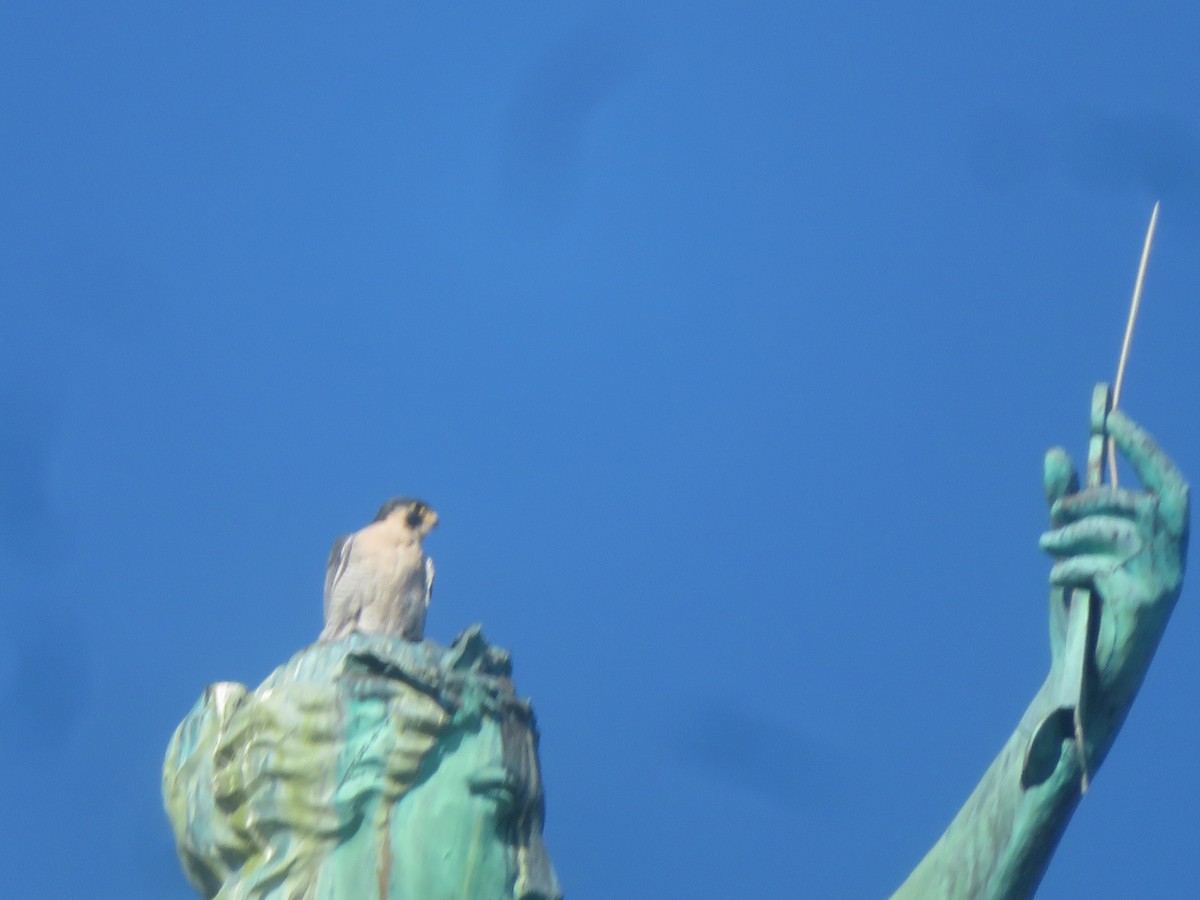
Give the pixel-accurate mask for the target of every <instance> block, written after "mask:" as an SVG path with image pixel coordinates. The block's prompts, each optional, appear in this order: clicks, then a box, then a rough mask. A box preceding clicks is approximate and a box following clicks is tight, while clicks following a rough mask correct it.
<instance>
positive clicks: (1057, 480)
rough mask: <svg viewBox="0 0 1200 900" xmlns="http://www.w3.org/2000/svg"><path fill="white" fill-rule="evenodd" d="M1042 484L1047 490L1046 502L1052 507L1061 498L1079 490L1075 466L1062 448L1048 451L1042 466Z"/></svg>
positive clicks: (1053, 448)
mask: <svg viewBox="0 0 1200 900" xmlns="http://www.w3.org/2000/svg"><path fill="white" fill-rule="evenodd" d="M1042 484H1043V485H1044V487H1045V489H1046V502H1047V503H1049V504H1051V505H1052V506H1053V505H1054V503H1055V502H1056V501H1057V500H1059V499H1060V498H1062V497H1065V496H1067V495H1068V494H1073V493H1075V492H1076V491H1077V490H1079V476H1078V475H1077V474H1075V464H1074V463H1073V462H1071V457H1070V456H1068V455H1067V451H1066V450H1064V449H1063V448H1062V447H1052V448H1050V449H1049V450H1047V451H1046V459H1045V461H1044V463H1043V464H1042Z"/></svg>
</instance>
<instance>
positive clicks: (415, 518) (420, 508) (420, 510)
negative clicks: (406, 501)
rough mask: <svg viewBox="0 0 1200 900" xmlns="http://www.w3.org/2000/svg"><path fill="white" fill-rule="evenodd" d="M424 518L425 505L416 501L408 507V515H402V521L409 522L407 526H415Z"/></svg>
mask: <svg viewBox="0 0 1200 900" xmlns="http://www.w3.org/2000/svg"><path fill="white" fill-rule="evenodd" d="M424 520H425V507H424V505H422V504H420V503H418V504H416V505H414V506H411V507H409V510H408V515H407V516H405V517H404V521H406V522H407V523H408V524H409V527H411V528H416V527H417V526H418V525H420V524H421V522H423V521H424Z"/></svg>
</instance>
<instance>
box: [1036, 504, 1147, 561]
mask: <svg viewBox="0 0 1200 900" xmlns="http://www.w3.org/2000/svg"><path fill="white" fill-rule="evenodd" d="M1039 543H1040V544H1041V547H1042V549H1043V550H1045V551H1046V552H1047V553H1049V554H1050V555H1051V556H1083V557H1087V556H1096V555H1104V556H1107V557H1110V558H1111V557H1118V558H1124V559H1128V558H1129V557H1130V556H1132V555H1133V554H1134V553H1136V552H1137V551H1138V550H1139V549H1141V545H1142V544H1141V536H1140V535H1139V533H1138V527H1137V525H1136V524H1135V523H1134V522H1132V521H1130V520H1129V519H1123V518H1121V517H1120V516H1102V515H1096V516H1089V517H1088V518H1086V519H1083V520H1082V521H1079V522H1075V523H1074V524H1071V525H1066V526H1064V527H1062V528H1056V529H1054V530H1053V531H1047V532H1046V533H1045V534H1043V535H1042V537H1041V540H1040V541H1039Z"/></svg>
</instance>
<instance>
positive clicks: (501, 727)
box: [163, 629, 561, 900]
mask: <svg viewBox="0 0 1200 900" xmlns="http://www.w3.org/2000/svg"><path fill="white" fill-rule="evenodd" d="M510 670H511V666H510V663H509V659H508V655H507V654H506V653H505V652H504V651H501V650H498V649H496V648H493V647H490V646H489V645H488V644H487V642H486V641H485V640H484V639H483V637H482V635H481V634H480V633H479V631H478V629H471V630H468V631H467V632H465V633H464V634H463V635H461V636H460V637H459V638H458V639H457V640H456V641H455V642H454V643H453V644H452V645H451V646H450V647H449V648H442V647H439V646H438V645H436V644H433V643H431V642H422V643H411V642H408V641H404V640H402V639H398V638H392V637H387V636H382V635H361V634H353V635H350V636H349V637H347V638H345V639H344V640H341V641H336V642H331V643H322V644H316V645H313V646H312V647H309V648H307V649H306V650H304V651H302V652H301V653H299V654H297V656H295V657H294V658H293V659H292V660H291V661H289V662H288V663H287V664H286V665H284V666H282V667H280V668H279V669H277V670H276V671H275V672H274V673H272V675H271V676H270V677H269V678H268V679H267V680H266V681H265V682H264V683H263V684H262V685H261V686H260V687H259V688H258V689H257V690H255V691H253V692H250V691H247V689H246V688H245V687H244V686H242V685H239V684H231V683H221V684H215V685H212V686H210V687H209V688H208V689H207V690H206V691H205V692H204V695H203V696H202V697H201V699H200V700H199V701H198V702H197V704H196V706H195V707H194V708H193V709H192V711H191V712H190V713H189V714H188V716H187V717H186V718H185V719H184V721H183V723H182V724H181V725H180V726H179V728H178V729H177V730H176V732H175V735H174V737H173V738H172V740H171V743H170V746H169V748H168V751H167V758H166V761H165V763H164V768H163V797H164V801H165V804H166V808H167V813H168V816H169V818H170V819H171V823H172V826H173V827H174V829H175V834H176V839H177V843H178V848H179V855H180V859H181V861H182V862H183V865H184V869H185V871H186V872H187V874H188V878H189V880H191V882H192V884H193V885H194V886H195V887H196V889H197V890H198V891H199V892H200V893H201V895H203V896H205V897H218V898H222V900H235V898H263V900H266V898H271V900H276V898H278V900H283V898H288V900H295V898H312V900H332V898H342V900H346V898H363V900H366V898H371V897H377V898H381V900H399V898H414V900H415V898H428V900H441V898H447V900H448V898H455V900H501V898H514V897H517V898H555V897H559V896H561V891H560V890H559V887H558V883H557V880H556V878H555V875H554V872H553V868H552V866H551V865H550V861H549V857H548V855H547V854H546V851H545V847H544V845H543V844H542V835H541V831H542V819H543V815H544V801H543V794H542V787H541V782H540V775H539V768H538V759H537V731H536V726H535V723H534V718H533V714H532V711H531V710H530V707H529V705H528V703H526V702H525V701H523V700H521V699H520V698H518V697H517V696H516V695H515V693H514V691H513V686H512V681H511V679H510V677H509V676H510Z"/></svg>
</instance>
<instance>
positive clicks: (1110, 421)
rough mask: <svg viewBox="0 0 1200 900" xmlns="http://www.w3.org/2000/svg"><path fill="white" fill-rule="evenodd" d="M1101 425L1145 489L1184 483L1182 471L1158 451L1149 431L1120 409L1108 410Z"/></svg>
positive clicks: (1152, 489)
mask: <svg viewBox="0 0 1200 900" xmlns="http://www.w3.org/2000/svg"><path fill="white" fill-rule="evenodd" d="M1105 428H1106V430H1107V431H1108V434H1109V436H1111V437H1112V439H1113V440H1114V441H1116V444H1117V446H1118V447H1120V448H1121V452H1122V453H1124V454H1125V458H1126V459H1128V460H1129V464H1130V465H1131V466H1133V471H1135V472H1137V476H1138V478H1140V479H1141V481H1142V484H1144V485H1145V486H1146V488H1147V490H1151V491H1158V492H1161V491H1163V490H1177V489H1179V488H1181V487H1184V486H1186V484H1187V482H1185V481H1184V478H1183V474H1182V473H1181V472H1180V471H1179V470H1178V469H1177V468H1175V463H1173V462H1171V458H1170V457H1169V456H1167V454H1165V453H1164V452H1163V451H1162V449H1161V448H1160V447H1159V446H1158V443H1157V442H1156V441H1155V440H1154V438H1152V437H1151V436H1150V434H1149V432H1147V431H1146V430H1145V429H1144V428H1142V427H1141V426H1140V425H1138V424H1137V423H1136V422H1134V421H1133V420H1132V419H1131V418H1129V416H1127V415H1125V413H1124V412H1122V411H1121V410H1119V409H1114V410H1113V411H1112V412H1110V413H1109V414H1108V418H1107V419H1106V420H1105Z"/></svg>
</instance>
